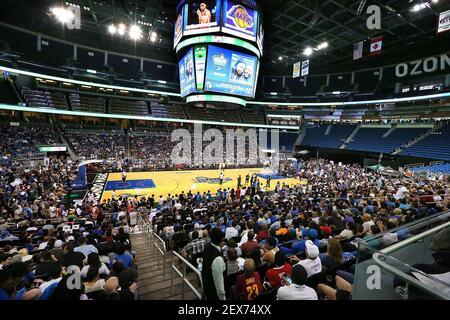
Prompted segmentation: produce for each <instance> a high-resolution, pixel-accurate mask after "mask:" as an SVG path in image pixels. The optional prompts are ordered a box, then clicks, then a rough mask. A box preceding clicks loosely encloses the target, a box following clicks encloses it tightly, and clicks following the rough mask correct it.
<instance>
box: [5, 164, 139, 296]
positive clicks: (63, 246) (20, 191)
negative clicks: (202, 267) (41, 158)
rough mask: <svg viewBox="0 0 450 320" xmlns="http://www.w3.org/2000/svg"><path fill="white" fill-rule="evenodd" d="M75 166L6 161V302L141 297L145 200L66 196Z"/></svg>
mask: <svg viewBox="0 0 450 320" xmlns="http://www.w3.org/2000/svg"><path fill="white" fill-rule="evenodd" d="M76 170H77V169H76V166H75V163H72V162H71V161H70V160H66V159H63V158H51V159H50V163H49V166H45V165H39V166H38V167H37V168H36V169H32V170H31V169H25V168H24V167H23V166H22V165H21V164H20V163H19V162H16V161H14V160H9V162H3V163H1V164H0V300H16V299H17V300H31V299H34V300H36V299H39V300H72V299H73V300H87V299H92V300H135V299H137V298H138V284H137V271H136V270H137V268H136V260H135V256H134V252H133V251H132V247H131V242H130V236H129V234H130V231H131V230H132V226H133V225H136V223H137V221H136V219H137V212H136V211H137V210H139V206H140V205H139V204H137V203H136V202H132V201H125V200H122V199H113V200H111V201H108V202H105V203H98V202H97V201H96V200H95V198H94V197H93V194H92V193H88V195H87V196H86V198H85V200H83V201H81V202H78V203H73V202H71V201H68V200H67V195H68V191H67V182H68V181H70V180H72V179H73V178H74V176H75V174H76Z"/></svg>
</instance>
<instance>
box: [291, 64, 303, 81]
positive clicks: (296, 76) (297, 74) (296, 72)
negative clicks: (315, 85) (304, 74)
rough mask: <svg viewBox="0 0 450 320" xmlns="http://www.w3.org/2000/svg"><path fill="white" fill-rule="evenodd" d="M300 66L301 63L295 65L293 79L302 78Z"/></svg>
mask: <svg viewBox="0 0 450 320" xmlns="http://www.w3.org/2000/svg"><path fill="white" fill-rule="evenodd" d="M300 64H301V62H297V63H295V64H294V70H293V72H292V78H298V77H300Z"/></svg>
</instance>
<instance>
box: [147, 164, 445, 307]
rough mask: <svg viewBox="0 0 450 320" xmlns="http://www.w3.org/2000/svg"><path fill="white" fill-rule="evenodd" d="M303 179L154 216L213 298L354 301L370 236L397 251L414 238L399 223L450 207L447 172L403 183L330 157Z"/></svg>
mask: <svg viewBox="0 0 450 320" xmlns="http://www.w3.org/2000/svg"><path fill="white" fill-rule="evenodd" d="M300 175H301V177H302V178H305V179H308V181H309V183H308V184H307V185H298V186H287V185H282V186H279V187H278V188H277V190H275V192H274V193H271V194H265V193H262V192H258V190H255V192H245V194H244V195H242V192H241V190H245V187H243V188H242V189H240V188H238V189H236V190H234V189H233V190H224V191H219V192H218V194H216V197H215V198H214V197H209V196H205V195H200V194H199V193H197V194H192V193H190V192H189V193H188V194H184V193H183V194H180V195H175V196H173V197H169V198H167V199H163V198H160V199H159V200H158V201H157V202H156V206H157V207H158V210H157V211H155V212H153V213H152V215H151V216H150V219H151V221H152V223H153V226H154V228H155V231H156V232H157V233H158V234H159V235H160V236H161V237H162V239H164V240H165V241H166V242H167V244H168V247H169V248H172V250H176V251H178V252H180V253H181V254H182V255H183V256H184V257H186V259H188V260H189V261H190V262H191V263H192V264H193V265H195V266H196V267H197V268H198V269H199V270H200V271H201V272H202V277H203V285H204V292H205V296H206V298H207V299H211V300H216V299H221V300H223V299H237V300H240V299H242V300H253V299H276V298H278V299H280V300H284V299H318V298H321V299H351V295H352V284H353V280H354V271H355V270H354V269H355V268H354V263H355V259H356V257H357V255H358V245H359V243H360V241H361V240H363V239H365V238H366V237H371V236H374V235H379V236H381V241H380V244H379V248H380V249H381V248H384V247H387V246H390V245H392V244H393V243H395V242H398V241H400V240H402V239H403V238H404V237H405V236H406V235H405V234H402V233H400V232H399V233H397V232H393V231H392V230H394V229H395V228H396V227H398V226H401V225H403V224H406V223H409V222H412V221H414V220H417V219H420V218H422V217H427V216H430V215H434V214H437V213H440V212H443V211H444V210H447V209H448V205H449V204H448V194H449V191H450V190H449V187H448V178H447V177H444V176H434V177H432V178H430V177H427V178H405V179H399V178H393V177H388V176H383V175H381V174H380V173H377V172H369V171H367V170H365V169H363V168H362V167H360V166H358V165H345V164H335V163H333V162H331V161H327V160H323V159H314V160H309V161H305V162H304V163H302V164H301V169H300ZM238 190H239V191H238ZM224 274H225V275H224ZM330 275H331V278H330Z"/></svg>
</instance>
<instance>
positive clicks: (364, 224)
mask: <svg viewBox="0 0 450 320" xmlns="http://www.w3.org/2000/svg"><path fill="white" fill-rule="evenodd" d="M373 225H375V222H373V220H369V221H366V222H364V223H363V224H362V226H363V229H364V232H368V231H369V230H370V227H371V226H373Z"/></svg>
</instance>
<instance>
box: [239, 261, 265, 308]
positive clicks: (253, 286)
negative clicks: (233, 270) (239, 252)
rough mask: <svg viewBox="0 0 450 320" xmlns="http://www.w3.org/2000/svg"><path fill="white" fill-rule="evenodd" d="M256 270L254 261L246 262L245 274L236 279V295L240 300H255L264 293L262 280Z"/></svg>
mask: <svg viewBox="0 0 450 320" xmlns="http://www.w3.org/2000/svg"><path fill="white" fill-rule="evenodd" d="M255 269H256V266H255V261H254V260H253V259H247V260H245V263H244V273H243V274H241V275H240V276H239V277H238V278H237V279H236V294H237V297H238V299H239V300H254V299H255V298H256V297H257V296H259V295H260V294H261V293H262V292H263V287H262V284H261V278H260V277H259V273H258V272H256V271H255Z"/></svg>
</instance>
